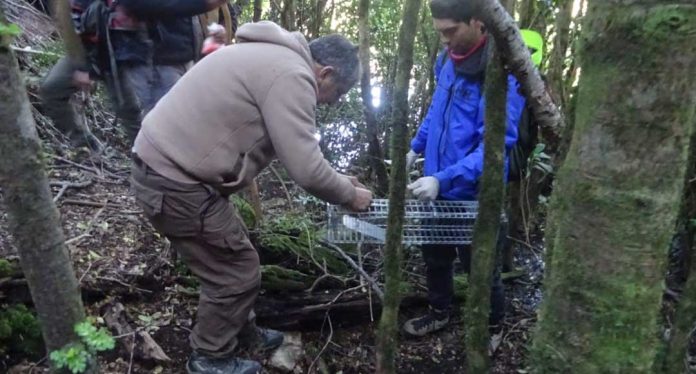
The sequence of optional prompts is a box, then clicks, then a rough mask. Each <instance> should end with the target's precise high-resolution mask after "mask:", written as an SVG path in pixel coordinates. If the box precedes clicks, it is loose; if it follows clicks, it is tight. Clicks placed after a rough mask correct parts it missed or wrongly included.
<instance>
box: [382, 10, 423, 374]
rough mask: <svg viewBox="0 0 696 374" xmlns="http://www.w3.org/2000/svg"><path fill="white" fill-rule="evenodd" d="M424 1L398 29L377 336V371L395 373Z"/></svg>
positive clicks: (409, 12) (409, 11) (408, 14)
mask: <svg viewBox="0 0 696 374" xmlns="http://www.w3.org/2000/svg"><path fill="white" fill-rule="evenodd" d="M420 8H421V0H406V1H405V3H404V10H403V17H402V21H401V27H400V29H399V41H398V58H397V73H396V85H395V87H394V112H393V115H392V121H391V123H392V126H391V127H392V128H393V134H392V138H391V139H392V143H391V147H392V152H391V154H392V171H391V175H390V186H389V213H388V218H387V233H386V238H387V240H386V245H385V248H384V272H385V296H384V309H383V310H382V317H381V319H380V323H379V334H378V336H377V370H376V372H377V373H380V374H381V373H395V372H396V347H397V345H396V342H397V338H398V318H397V317H398V314H399V303H400V300H401V295H400V291H399V288H400V287H401V249H402V247H401V238H402V235H403V224H404V197H405V196H406V180H407V175H406V152H407V151H408V128H407V124H408V114H409V105H408V89H409V82H410V77H411V68H412V67H413V45H414V40H415V36H416V29H417V27H418V12H419V10H420Z"/></svg>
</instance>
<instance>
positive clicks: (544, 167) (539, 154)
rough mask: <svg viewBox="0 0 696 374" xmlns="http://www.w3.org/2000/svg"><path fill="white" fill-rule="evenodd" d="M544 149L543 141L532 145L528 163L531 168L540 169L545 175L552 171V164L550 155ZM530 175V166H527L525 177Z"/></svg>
mask: <svg viewBox="0 0 696 374" xmlns="http://www.w3.org/2000/svg"><path fill="white" fill-rule="evenodd" d="M544 149H546V144H544V143H539V144H537V145H536V147H534V150H533V151H532V154H530V155H529V165H532V168H534V169H537V170H539V171H541V172H542V173H544V175H545V176H546V175H548V174H551V173H552V172H553V166H552V165H551V164H550V161H551V156H549V155H548V154H546V153H545V152H544ZM530 175H531V168H527V178H529V177H530Z"/></svg>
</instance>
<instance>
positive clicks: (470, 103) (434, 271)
mask: <svg viewBox="0 0 696 374" xmlns="http://www.w3.org/2000/svg"><path fill="white" fill-rule="evenodd" d="M430 10H431V12H432V15H433V24H434V26H435V29H436V30H437V31H438V32H439V33H440V39H441V41H442V42H443V44H445V47H446V48H445V50H444V51H443V52H442V53H441V54H440V56H439V57H438V59H437V61H436V67H435V77H436V79H437V87H436V89H435V92H434V94H433V98H432V102H431V104H430V108H429V110H428V113H427V115H426V117H425V119H424V121H423V123H422V124H421V126H420V128H419V129H418V133H417V134H416V136H415V137H414V138H413V140H412V142H411V150H410V152H409V153H408V155H407V167H408V168H411V167H412V166H413V164H414V162H415V160H416V158H417V157H418V155H419V154H424V156H425V165H424V175H425V176H424V177H422V178H419V179H418V180H416V181H415V182H414V183H411V184H410V185H409V186H408V188H409V190H410V191H411V192H412V193H413V194H414V195H415V196H416V198H418V199H419V200H426V201H428V200H429V201H432V200H436V199H441V200H476V199H477V194H478V181H479V178H480V177H481V173H482V169H483V133H484V130H485V125H484V118H485V115H484V113H485V107H486V103H485V100H484V95H483V79H484V76H485V69H486V63H487V62H488V56H489V54H490V48H491V45H492V44H491V43H487V41H488V38H489V36H488V35H487V33H486V29H485V26H484V25H483V23H482V22H481V21H480V20H478V19H475V18H473V16H472V14H473V13H472V7H471V5H470V3H469V2H467V1H462V0H432V1H431V2H430ZM508 86H509V89H508V93H507V121H508V127H507V131H506V135H505V146H506V150H509V149H511V148H512V147H513V146H514V144H515V142H516V140H517V124H518V123H519V119H520V115H521V113H522V110H523V108H524V105H525V101H524V98H523V97H522V96H521V95H520V94H519V93H518V88H519V86H518V83H517V81H516V80H515V79H514V78H513V77H512V76H509V78H508ZM506 161H507V160H506ZM506 163H507V162H506ZM501 232H504V231H501ZM502 240H504V235H499V240H498V242H499V246H500V244H502V243H501V241H502ZM457 252H459V257H460V261H461V262H462V264H463V266H464V268H465V270H466V271H467V272H468V271H469V268H470V258H471V253H470V248H468V247H460V248H457V246H451V245H424V246H423V247H422V253H423V259H424V261H425V265H426V279H427V284H428V298H429V302H430V309H429V311H428V313H427V314H425V315H424V316H421V317H418V318H414V319H411V320H409V321H407V322H406V323H405V325H404V330H405V331H406V332H407V333H408V334H410V335H414V336H423V335H425V334H428V333H431V332H433V331H437V330H439V329H441V328H443V327H444V326H445V325H446V324H447V323H448V322H449V315H450V311H451V305H452V298H453V295H454V292H453V263H454V259H455V258H456V257H457ZM504 309H505V296H504V293H503V287H502V282H501V280H500V275H499V272H498V271H496V274H495V275H494V284H493V287H492V291H491V318H490V319H491V321H490V322H491V323H492V324H497V323H498V322H499V321H500V320H501V319H502V317H503V315H504Z"/></svg>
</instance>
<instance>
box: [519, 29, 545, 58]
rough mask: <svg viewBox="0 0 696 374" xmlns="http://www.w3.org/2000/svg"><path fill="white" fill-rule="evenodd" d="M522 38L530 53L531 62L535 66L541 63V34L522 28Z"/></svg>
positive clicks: (542, 52) (542, 44)
mask: <svg viewBox="0 0 696 374" xmlns="http://www.w3.org/2000/svg"><path fill="white" fill-rule="evenodd" d="M520 33H521V34H522V40H523V41H524V44H526V45H527V48H529V53H530V54H531V55H532V62H533V63H534V65H535V66H536V67H539V65H541V59H542V58H543V57H544V39H543V38H542V37H541V34H539V33H538V32H536V31H534V30H528V29H522V30H520Z"/></svg>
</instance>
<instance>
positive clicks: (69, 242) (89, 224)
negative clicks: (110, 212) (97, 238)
mask: <svg viewBox="0 0 696 374" xmlns="http://www.w3.org/2000/svg"><path fill="white" fill-rule="evenodd" d="M104 209H106V202H104V206H102V208H101V209H99V210H98V211H97V213H95V214H94V216H93V217H92V219H91V220H89V222H88V223H87V228H86V229H85V231H84V232H83V233H82V234H80V235H78V236H76V237H74V238H71V239H68V240H66V241H65V244H71V243H74V242H76V241H78V240H80V239H82V238H84V237H87V236H89V233H90V232H91V231H92V227H93V226H94V222H96V221H97V218H99V216H100V215H101V214H102V213H104Z"/></svg>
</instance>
